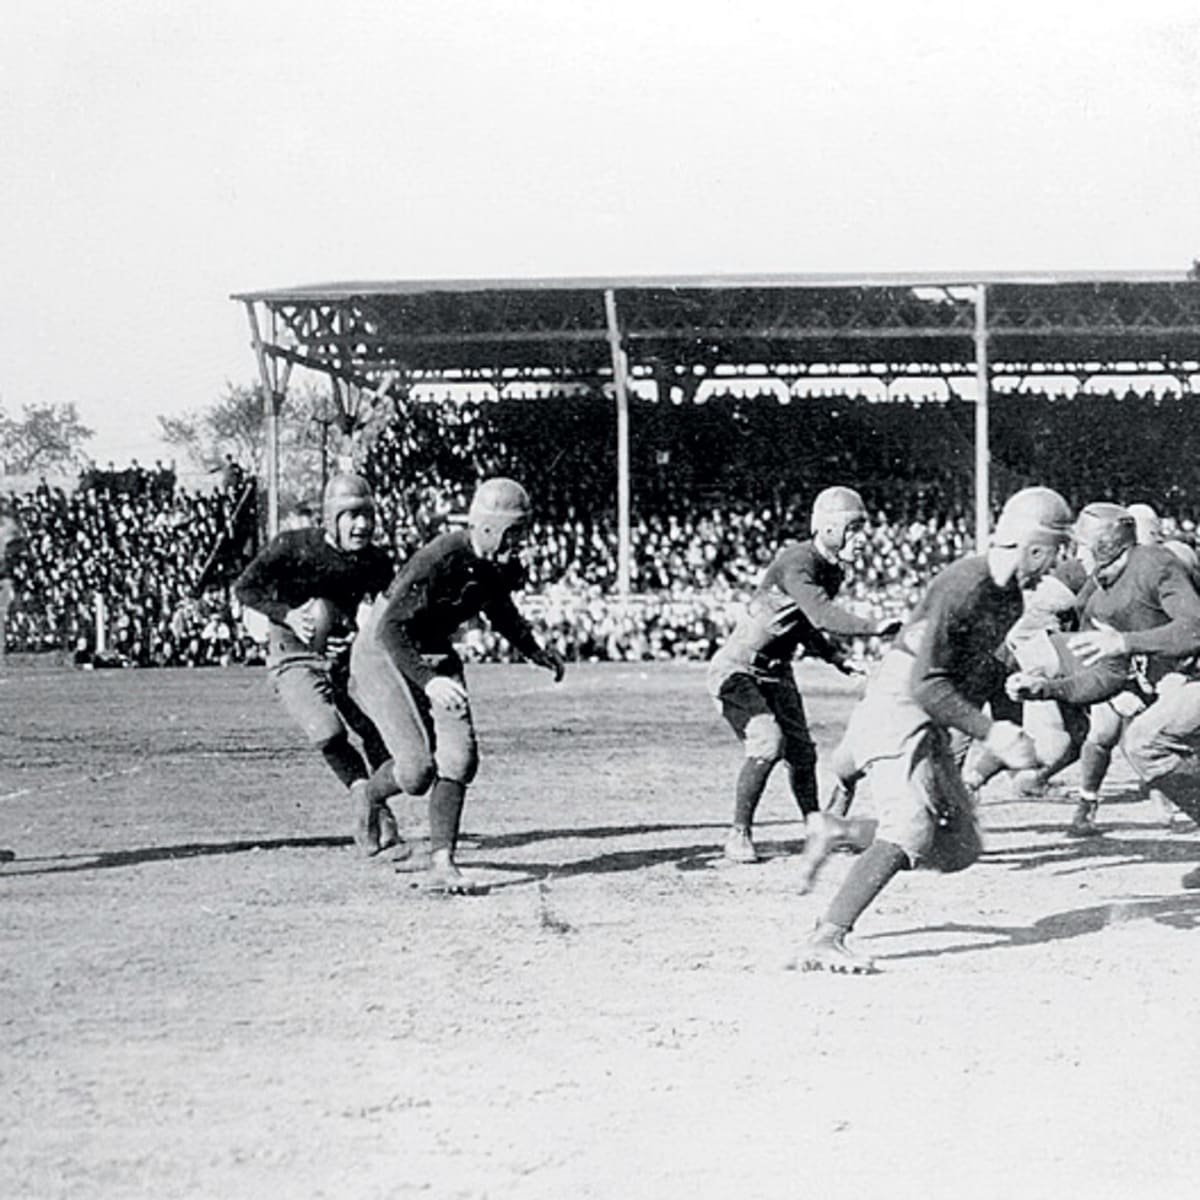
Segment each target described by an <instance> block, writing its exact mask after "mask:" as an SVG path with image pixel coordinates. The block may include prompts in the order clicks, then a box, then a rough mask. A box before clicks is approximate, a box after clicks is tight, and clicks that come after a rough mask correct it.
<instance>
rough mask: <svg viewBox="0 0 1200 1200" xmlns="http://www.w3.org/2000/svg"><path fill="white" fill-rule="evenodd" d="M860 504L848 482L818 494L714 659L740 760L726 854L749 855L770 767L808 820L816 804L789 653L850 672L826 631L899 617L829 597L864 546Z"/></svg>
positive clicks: (884, 630)
mask: <svg viewBox="0 0 1200 1200" xmlns="http://www.w3.org/2000/svg"><path fill="white" fill-rule="evenodd" d="M866 522H867V510H866V508H865V507H864V505H863V502H862V497H861V496H859V494H858V493H857V492H856V491H854V490H852V489H851V488H848V487H830V488H826V489H825V490H824V491H822V492H821V493H819V494H818V496H817V498H816V500H815V502H814V503H813V508H812V521H811V527H812V537H811V538H810V539H808V540H806V541H803V542H797V541H789V542H787V543H785V544H784V546H783V548H782V549H781V550H780V551H779V553H778V554H777V555H776V556H775V558H774V559H773V561H772V562H771V564H770V565H769V566H768V567H767V569H766V573H765V574H764V575H763V577H762V581H761V582H760V583H759V585H758V587H757V588H756V589H755V592H754V594H753V596H751V598H750V601H749V603H748V604H747V605H746V610H745V613H744V614H743V616H742V617H741V619H740V620H739V621H738V622H737V625H736V626H735V627H734V630H733V632H732V633H731V634H730V635H729V637H728V639H727V640H726V641H725V643H724V644H723V645H722V646H721V648H720V649H719V650H718V651H717V652H716V654H715V655H713V658H712V660H711V662H710V663H709V668H708V676H707V682H708V690H709V694H710V695H711V696H712V697H713V699H714V700H715V702H716V705H717V708H718V710H719V711H720V713H721V715H722V716H723V717H724V718H725V720H726V721H727V722H728V723H729V726H730V727H731V728H732V729H733V732H734V734H735V735H736V736H737V738H738V740H739V741H740V742H741V743H742V749H743V752H744V756H745V757H744V759H743V762H742V765H741V768H740V770H739V772H738V777H737V784H736V787H735V793H734V806H733V824H732V826H731V827H730V830H729V834H728V837H727V838H726V841H725V858H726V859H728V860H729V861H731V862H736V863H752V862H757V861H758V852H757V850H756V849H755V847H754V841H753V838H752V836H751V831H752V828H753V824H754V813H755V810H756V809H757V807H758V802H759V800H760V799H761V797H762V794H763V790H764V788H765V787H766V784H767V779H768V777H769V776H770V774H771V771H772V770H773V769H774V767H775V764H776V763H778V762H780V761H782V762H783V763H785V764H786V766H787V772H788V780H789V782H790V784H791V790H792V795H793V797H794V798H795V801H796V804H797V806H798V807H799V809H800V812H801V814H802V816H803V817H804V818H805V820H806V821H807V819H808V818H809V817H810V816H811V815H813V814H814V813H816V812H817V811H818V809H819V808H820V802H819V800H818V796H817V752H816V747H815V746H814V745H813V740H812V737H811V735H810V734H809V731H808V719H807V717H806V715H805V711H804V701H803V699H802V697H801V695H800V690H799V688H798V687H797V686H796V677H795V674H794V672H793V669H792V658H793V656H794V655H795V653H796V651H797V650H798V649H800V648H803V649H804V650H806V651H808V652H810V653H812V654H814V655H815V656H817V657H819V658H823V659H825V660H826V661H827V662H830V663H832V664H833V665H834V666H835V667H837V668H838V669H839V670H842V671H844V672H846V673H852V668H850V667H849V665H848V663H847V660H846V658H845V656H844V654H843V651H842V650H841V648H840V647H838V646H837V645H835V644H834V643H833V642H831V641H830V640H829V638H828V637H827V636H826V635H829V634H832V635H834V636H835V637H846V638H850V637H885V636H890V635H891V634H894V633H895V632H896V631H897V630H898V629H899V627H900V623H899V622H898V621H893V622H884V623H880V622H878V621H873V620H869V619H868V618H866V617H860V616H857V615H855V614H854V613H852V612H849V611H847V610H846V609H844V608H841V607H839V606H838V605H836V604H834V603H833V600H834V597H835V596H836V595H837V594H838V590H839V589H840V588H841V586H842V580H843V579H844V578H845V571H844V569H843V564H844V563H851V562H853V561H854V560H855V559H857V558H858V557H859V556H860V555H861V553H862V551H863V548H864V546H865V545H866V529H865V527H866Z"/></svg>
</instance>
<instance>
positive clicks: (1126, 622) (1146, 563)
mask: <svg viewBox="0 0 1200 1200" xmlns="http://www.w3.org/2000/svg"><path fill="white" fill-rule="evenodd" d="M1079 605H1080V608H1081V610H1082V612H1083V621H1082V624H1083V627H1084V628H1085V629H1088V628H1091V629H1094V628H1095V627H1096V626H1097V625H1098V624H1104V625H1111V626H1112V627H1113V628H1114V629H1119V630H1120V631H1121V632H1122V633H1123V634H1124V635H1125V642H1126V645H1127V646H1128V649H1129V653H1130V654H1146V655H1149V656H1150V660H1151V677H1152V678H1157V677H1158V676H1160V675H1162V674H1163V673H1164V672H1165V671H1167V670H1170V669H1171V668H1172V667H1173V666H1174V665H1175V664H1176V663H1177V662H1178V661H1179V660H1180V659H1185V658H1190V657H1191V656H1192V655H1194V654H1200V594H1197V592H1196V586H1195V584H1194V583H1193V582H1192V578H1191V576H1190V575H1189V574H1188V571H1187V568H1186V567H1185V566H1184V565H1183V563H1181V562H1180V561H1179V559H1177V558H1176V557H1175V555H1173V554H1172V553H1171V552H1170V551H1169V550H1165V549H1164V548H1163V547H1162V546H1131V547H1130V549H1129V554H1128V556H1127V558H1126V559H1125V562H1124V564H1123V565H1121V566H1120V567H1119V568H1118V570H1117V571H1116V573H1115V574H1111V575H1110V574H1109V573H1108V572H1105V571H1104V570H1103V569H1101V570H1099V571H1097V572H1096V573H1095V575H1093V576H1092V578H1091V579H1089V580H1088V582H1087V584H1086V585H1085V586H1084V589H1083V591H1082V592H1081V593H1080V596H1079Z"/></svg>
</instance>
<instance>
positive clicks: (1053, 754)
mask: <svg viewBox="0 0 1200 1200" xmlns="http://www.w3.org/2000/svg"><path fill="white" fill-rule="evenodd" d="M1033 748H1034V751H1035V752H1036V754H1037V757H1038V762H1039V763H1041V764H1042V766H1043V767H1045V768H1047V769H1056V768H1058V767H1062V766H1065V765H1066V764H1067V763H1068V762H1069V761H1070V759H1071V755H1072V754H1073V753H1074V748H1075V744H1074V742H1073V741H1072V740H1071V735H1070V734H1069V733H1067V731H1066V730H1065V729H1059V730H1050V729H1045V730H1040V731H1039V732H1038V733H1037V734H1036V736H1035V737H1034V739H1033Z"/></svg>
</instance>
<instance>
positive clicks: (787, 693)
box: [770, 674, 821, 822]
mask: <svg viewBox="0 0 1200 1200" xmlns="http://www.w3.org/2000/svg"><path fill="white" fill-rule="evenodd" d="M770 698H771V700H772V707H773V708H774V710H775V718H776V720H777V721H778V723H779V729H780V732H781V733H782V734H783V760H784V762H785V763H787V769H788V782H789V783H790V785H791V789H792V798H793V799H794V800H795V801H796V807H797V808H798V809H799V810H800V815H801V816H802V817H804V819H805V821H806V822H807V820H808V818H809V817H811V816H812V815H813V814H814V813H817V812H819V811H820V809H821V801H820V797H819V795H818V793H817V747H816V746H815V745H814V743H813V740H812V734H811V733H810V732H809V729H808V714H807V713H806V712H805V711H804V698H803V697H802V696H801V695H800V689H799V688H798V687H797V686H796V681H795V679H794V677H792V676H791V675H790V674H789V675H788V676H787V677H786V678H784V679H782V680H781V681H780V682H779V683H777V684H774V685H772V688H771V693H770Z"/></svg>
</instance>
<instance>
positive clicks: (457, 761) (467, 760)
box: [437, 745, 479, 784]
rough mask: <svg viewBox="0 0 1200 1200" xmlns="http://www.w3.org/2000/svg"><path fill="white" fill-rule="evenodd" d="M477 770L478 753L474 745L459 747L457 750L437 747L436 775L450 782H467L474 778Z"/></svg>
mask: <svg viewBox="0 0 1200 1200" xmlns="http://www.w3.org/2000/svg"><path fill="white" fill-rule="evenodd" d="M478 770H479V754H478V752H477V751H476V749H475V747H474V745H472V746H470V747H460V748H459V749H457V750H449V749H447V750H445V751H443V750H442V749H440V748H439V750H438V754H437V775H438V777H439V778H441V779H448V780H450V781H451V782H452V783H462V784H468V783H470V782H471V780H473V779H474V778H475V773H476V772H477V771H478Z"/></svg>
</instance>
